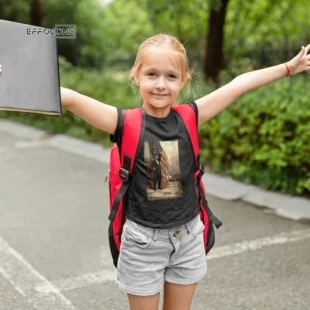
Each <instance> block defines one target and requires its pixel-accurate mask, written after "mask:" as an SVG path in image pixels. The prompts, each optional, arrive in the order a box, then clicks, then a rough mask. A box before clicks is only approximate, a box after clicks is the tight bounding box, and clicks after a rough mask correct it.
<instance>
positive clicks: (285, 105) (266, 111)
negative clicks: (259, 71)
mask: <svg viewBox="0 0 310 310" xmlns="http://www.w3.org/2000/svg"><path fill="white" fill-rule="evenodd" d="M291 79H292V80H290V79H282V80H280V81H278V82H275V83H272V84H270V85H268V86H265V87H263V88H260V89H257V90H255V91H252V92H249V93H247V94H245V95H243V96H242V97H241V98H239V99H238V100H237V101H236V102H235V103H234V104H232V105H231V106H230V107H229V108H228V109H226V110H225V111H223V112H222V113H221V114H220V115H218V116H217V117H215V118H214V119H212V120H211V121H209V122H207V123H206V124H203V125H202V126H200V129H199V134H200V145H201V158H202V161H203V162H204V163H205V164H206V165H207V166H208V167H210V170H212V171H215V172H220V173H223V174H225V175H230V176H232V177H234V178H236V179H239V180H242V181H244V182H247V183H251V184H258V185H260V186H262V187H264V188H266V189H269V190H276V191H280V192H286V193H289V194H293V195H303V196H308V195H309V194H310V144H309V141H310V126H309V123H310V103H309V87H308V86H307V83H308V81H307V80H305V79H304V78H303V77H293V78H291Z"/></svg>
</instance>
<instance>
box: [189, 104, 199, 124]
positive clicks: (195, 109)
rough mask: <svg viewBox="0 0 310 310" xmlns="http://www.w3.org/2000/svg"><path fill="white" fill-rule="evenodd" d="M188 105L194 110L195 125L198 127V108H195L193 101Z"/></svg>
mask: <svg viewBox="0 0 310 310" xmlns="http://www.w3.org/2000/svg"><path fill="white" fill-rule="evenodd" d="M189 104H190V105H191V106H192V107H193V109H194V111H195V115H196V125H197V126H198V107H197V104H196V102H195V101H192V102H190V103H189Z"/></svg>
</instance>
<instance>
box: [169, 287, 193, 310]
mask: <svg viewBox="0 0 310 310" xmlns="http://www.w3.org/2000/svg"><path fill="white" fill-rule="evenodd" d="M196 286H197V283H194V284H190V285H179V284H173V283H169V282H165V286H164V303H163V310H190V308H191V303H192V299H193V296H194V293H195V290H196Z"/></svg>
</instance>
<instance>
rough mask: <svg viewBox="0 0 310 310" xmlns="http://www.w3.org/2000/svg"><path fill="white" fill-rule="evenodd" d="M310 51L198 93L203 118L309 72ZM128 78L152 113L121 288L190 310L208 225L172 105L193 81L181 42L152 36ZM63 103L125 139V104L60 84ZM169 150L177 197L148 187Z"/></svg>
mask: <svg viewBox="0 0 310 310" xmlns="http://www.w3.org/2000/svg"><path fill="white" fill-rule="evenodd" d="M309 49H310V44H309V45H308V46H307V47H306V48H305V47H302V48H301V51H300V53H299V54H298V55H297V56H296V57H294V58H293V59H292V60H290V61H289V62H287V63H284V64H280V65H277V66H273V67H270V68H266V69H262V70H257V71H252V72H248V73H244V74H241V75H240V76H238V77H236V78H235V79H234V80H232V81H231V82H230V83H229V84H227V85H225V86H223V87H221V88H219V89H218V90H216V91H214V92H213V93H211V94H209V95H207V96H204V97H202V98H199V99H197V100H196V101H195V102H194V105H193V107H194V109H195V112H196V117H197V119H198V124H199V125H200V124H203V123H204V122H206V121H208V120H210V119H211V118H213V117H214V116H216V115H217V114H219V113H220V112H221V111H222V110H224V109H225V108H226V107H228V106H229V105H230V104H231V103H233V102H234V101H235V100H236V99H238V98H239V97H240V96H241V95H242V94H244V93H246V92H248V91H250V90H253V89H256V88H258V87H261V86H263V85H266V84H268V83H271V82H273V81H275V80H278V79H280V78H282V77H285V76H288V75H294V74H297V73H299V72H302V71H306V70H310V55H309V56H308V55H307V54H308V51H309ZM0 72H1V66H0ZM130 78H131V79H132V81H133V83H134V84H135V85H136V86H137V87H138V88H139V91H140V94H141V96H142V99H143V108H144V110H145V111H146V114H147V119H146V128H145V133H144V138H143V140H144V141H143V142H144V144H143V145H144V149H143V151H142V152H141V153H140V154H139V158H138V161H137V166H136V169H135V171H134V174H133V177H132V183H131V185H130V188H129V192H128V201H129V203H128V208H127V210H126V218H127V221H126V223H125V225H124V227H123V234H122V246H121V251H120V256H119V261H118V266H117V281H116V286H117V287H118V288H119V289H120V290H122V291H124V292H126V293H127V294H128V300H129V304H130V309H131V310H155V309H158V304H159V292H160V291H161V289H162V287H164V298H163V309H164V310H188V309H190V305H191V302H192V298H193V295H194V292H195V289H196V285H197V282H198V281H199V280H200V279H202V278H203V276H204V275H205V273H206V270H207V266H206V257H205V252H204V244H203V234H202V231H203V224H202V222H201V220H200V217H199V205H198V201H197V199H195V197H197V196H196V190H195V184H194V178H193V175H194V171H195V162H194V158H192V155H191V154H192V153H191V150H190V147H191V146H190V145H189V143H188V140H187V137H186V133H185V132H184V128H183V127H182V126H180V124H179V119H178V118H177V117H176V115H175V113H174V112H173V110H172V109H171V106H173V105H175V104H177V97H178V94H179V92H180V90H181V89H182V88H183V87H184V85H185V84H186V82H187V81H188V80H190V79H191V75H190V71H189V66H188V59H187V56H186V51H185V49H184V47H183V45H182V44H181V43H180V42H179V41H178V40H177V39H176V38H174V37H172V36H170V35H165V34H159V35H156V36H153V37H150V38H148V39H147V40H146V41H145V42H143V43H142V44H141V46H140V48H139V50H138V54H137V57H136V61H135V64H134V66H133V68H132V70H131V74H130ZM61 101H62V105H63V106H65V107H66V108H67V109H68V110H70V111H71V112H73V113H75V114H76V115H78V116H80V117H81V118H83V119H84V120H85V121H86V122H88V123H90V124H91V125H93V126H95V127H97V128H99V129H102V130H103V131H106V132H108V133H110V134H111V139H112V141H116V142H119V140H120V138H121V125H120V121H119V120H120V115H121V113H122V110H121V109H117V108H115V107H113V106H111V105H107V104H103V103H101V102H98V101H96V100H94V99H91V98H89V97H87V96H84V95H81V94H79V93H77V92H75V91H72V90H70V89H66V88H61ZM159 142H161V143H159ZM165 143H166V149H164V147H163V145H165ZM169 156H170V157H173V158H171V161H172V162H173V163H174V165H173V167H172V168H171V167H169V169H170V170H169V173H168V179H170V180H172V179H173V178H174V179H175V180H178V182H179V183H178V184H179V187H178V191H176V192H175V195H169V196H165V189H164V186H165V185H164V183H163V182H162V181H161V180H155V182H154V183H152V182H151V183H150V184H151V185H152V184H154V185H152V186H150V188H149V189H148V188H146V187H147V186H146V184H147V181H146V178H147V173H146V170H147V167H146V166H147V165H146V163H145V161H146V158H149V160H150V161H152V162H154V161H157V162H159V161H160V160H159V159H160V158H164V157H169ZM171 161H170V162H171ZM159 169H160V168H158V171H159ZM153 170H154V169H153ZM166 170H167V169H166ZM154 171H155V172H156V169H155V170H154ZM167 171H168V170H167ZM158 174H159V172H158ZM176 175H179V179H178V178H177V177H176ZM162 180H163V179H162ZM156 183H157V187H156ZM154 189H157V191H156V192H155V191H154ZM154 193H156V196H154ZM152 195H153V196H152ZM154 197H155V198H154ZM165 197H167V198H165ZM151 198H152V199H151Z"/></svg>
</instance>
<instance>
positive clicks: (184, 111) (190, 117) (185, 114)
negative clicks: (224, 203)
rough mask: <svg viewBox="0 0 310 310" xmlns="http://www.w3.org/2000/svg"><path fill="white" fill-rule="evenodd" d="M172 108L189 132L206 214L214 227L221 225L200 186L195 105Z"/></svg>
mask: <svg viewBox="0 0 310 310" xmlns="http://www.w3.org/2000/svg"><path fill="white" fill-rule="evenodd" d="M173 109H174V110H175V111H176V112H177V113H178V115H179V116H180V117H181V119H182V121H183V124H184V125H185V127H186V129H187V132H188V134H189V138H190V141H191V144H192V149H193V152H194V156H195V160H196V169H197V174H196V178H197V181H196V185H197V189H198V192H199V196H200V198H201V201H202V204H203V206H204V208H205V210H206V212H207V213H208V216H209V218H210V220H211V222H212V223H213V224H214V225H215V226H216V228H219V227H220V226H221V225H222V222H221V221H220V220H219V219H218V218H217V217H216V216H215V215H214V214H213V212H212V211H211V209H210V208H209V206H208V203H207V200H206V197H205V192H204V190H203V188H202V186H201V182H202V180H201V178H202V175H203V174H204V167H203V166H202V165H200V161H199V142H198V119H197V115H196V113H195V107H194V105H193V103H192V102H191V103H189V104H182V105H179V106H175V107H173Z"/></svg>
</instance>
